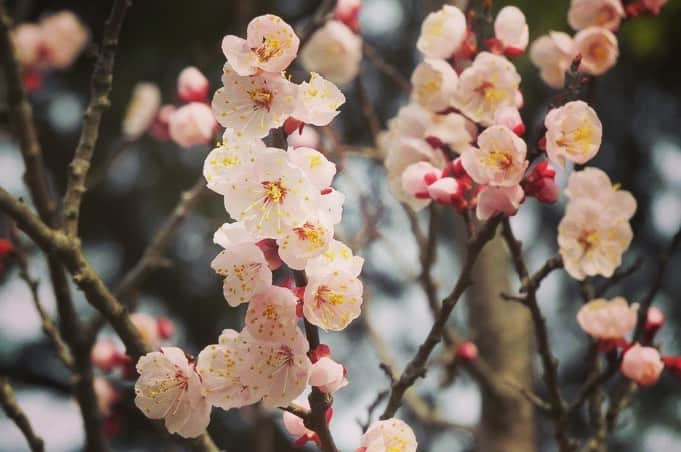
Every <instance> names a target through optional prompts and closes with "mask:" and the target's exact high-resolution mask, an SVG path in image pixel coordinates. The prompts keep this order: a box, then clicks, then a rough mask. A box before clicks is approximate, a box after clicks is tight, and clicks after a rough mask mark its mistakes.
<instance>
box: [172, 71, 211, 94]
mask: <svg viewBox="0 0 681 452" xmlns="http://www.w3.org/2000/svg"><path fill="white" fill-rule="evenodd" d="M209 89H210V85H209V84H208V79H207V78H206V77H205V76H204V75H203V74H202V73H201V71H199V70H198V69H197V68H195V67H194V66H189V67H188V68H185V69H184V70H183V71H182V72H180V75H179V77H178V78H177V96H178V97H179V98H180V100H181V101H183V102H206V101H207V100H208V90H209Z"/></svg>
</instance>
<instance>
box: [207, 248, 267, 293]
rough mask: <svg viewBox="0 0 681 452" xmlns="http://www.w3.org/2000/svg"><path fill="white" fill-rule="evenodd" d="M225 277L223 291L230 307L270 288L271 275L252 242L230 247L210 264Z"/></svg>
mask: <svg viewBox="0 0 681 452" xmlns="http://www.w3.org/2000/svg"><path fill="white" fill-rule="evenodd" d="M210 265H211V267H212V268H213V270H215V272H216V273H217V274H219V275H220V276H222V277H223V278H224V280H223V283H222V291H223V294H224V296H225V300H227V303H228V304H229V305H230V306H238V305H240V304H241V303H248V302H249V301H250V300H251V298H252V297H253V295H255V294H256V293H258V292H260V291H262V290H264V289H266V288H267V287H269V286H271V285H272V272H271V270H270V269H269V266H268V265H267V261H266V260H265V256H264V255H263V252H262V250H261V249H260V248H258V246H257V245H256V244H255V243H252V242H243V243H237V244H230V245H229V246H228V247H226V248H225V249H224V250H223V251H222V252H220V254H218V255H217V256H216V257H215V259H213V261H212V262H211V264H210Z"/></svg>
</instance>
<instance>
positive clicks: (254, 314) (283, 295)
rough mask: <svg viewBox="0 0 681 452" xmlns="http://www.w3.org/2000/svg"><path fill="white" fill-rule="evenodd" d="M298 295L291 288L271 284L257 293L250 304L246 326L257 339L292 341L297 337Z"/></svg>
mask: <svg viewBox="0 0 681 452" xmlns="http://www.w3.org/2000/svg"><path fill="white" fill-rule="evenodd" d="M296 300H297V298H296V296H295V295H293V292H291V291H290V290H289V289H286V288H284V287H278V286H270V287H268V288H266V289H264V290H262V291H261V292H259V293H257V294H256V295H255V296H254V297H253V299H252V300H251V302H250V303H249V305H248V311H247V312H246V321H245V328H246V330H248V332H249V333H250V335H251V336H253V337H254V338H256V339H259V340H264V341H274V342H291V341H292V340H293V339H295V334H296V329H297V328H296V324H297V321H298V317H297V316H296Z"/></svg>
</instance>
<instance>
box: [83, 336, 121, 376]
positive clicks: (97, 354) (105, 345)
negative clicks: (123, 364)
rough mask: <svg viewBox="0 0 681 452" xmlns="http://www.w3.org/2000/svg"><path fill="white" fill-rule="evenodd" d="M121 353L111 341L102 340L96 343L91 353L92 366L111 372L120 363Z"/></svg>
mask: <svg viewBox="0 0 681 452" xmlns="http://www.w3.org/2000/svg"><path fill="white" fill-rule="evenodd" d="M120 359H121V352H120V351H119V349H118V346H117V345H116V344H115V343H114V342H113V341H111V340H108V339H102V340H98V341H97V342H95V344H94V345H93V346H92V350H91V351H90V360H91V361H92V365H94V366H95V367H97V368H98V369H101V370H102V371H104V372H110V371H111V370H112V369H113V368H114V367H115V366H116V365H118V364H119V363H120Z"/></svg>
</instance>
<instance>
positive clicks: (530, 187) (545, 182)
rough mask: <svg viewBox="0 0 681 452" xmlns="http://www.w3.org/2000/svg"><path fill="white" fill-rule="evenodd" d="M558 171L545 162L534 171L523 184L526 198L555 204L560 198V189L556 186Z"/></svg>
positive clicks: (540, 163)
mask: <svg viewBox="0 0 681 452" xmlns="http://www.w3.org/2000/svg"><path fill="white" fill-rule="evenodd" d="M555 178H556V170H554V169H553V167H552V166H551V165H550V164H549V162H548V161H546V160H544V161H543V162H539V163H538V164H537V165H535V167H534V168H533V169H532V172H531V173H530V175H529V176H527V177H526V178H525V179H524V180H523V181H522V182H521V184H520V185H521V186H522V188H523V191H524V192H525V196H532V197H534V198H537V200H539V201H541V202H545V203H554V202H556V201H557V200H558V198H559V197H560V188H559V187H558V184H556V180H555Z"/></svg>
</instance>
